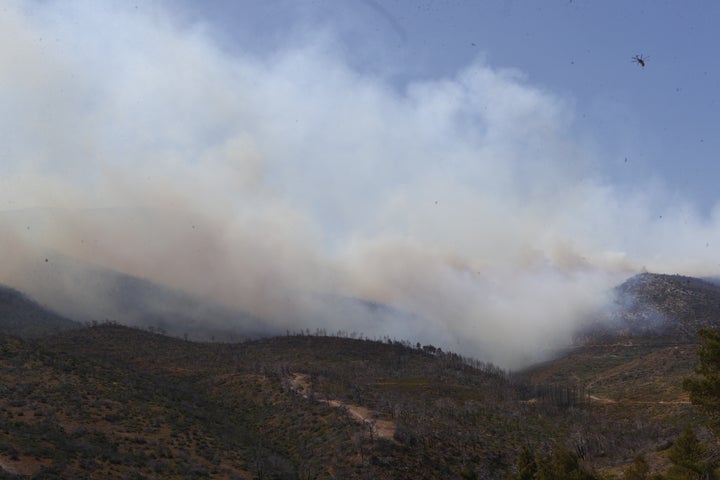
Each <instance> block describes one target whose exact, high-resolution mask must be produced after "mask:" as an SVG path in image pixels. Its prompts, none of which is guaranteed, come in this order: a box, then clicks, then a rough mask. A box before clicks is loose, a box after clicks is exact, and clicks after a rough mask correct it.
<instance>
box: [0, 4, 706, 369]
mask: <svg viewBox="0 0 720 480" xmlns="http://www.w3.org/2000/svg"><path fill="white" fill-rule="evenodd" d="M126 7H127V8H126ZM208 28H209V27H208V26H207V25H203V24H194V23H188V22H185V23H183V24H178V22H175V21H174V20H173V18H172V16H171V15H169V14H168V15H166V14H165V13H164V12H163V11H159V13H158V11H155V12H154V14H153V15H148V14H146V13H145V12H144V11H143V10H142V9H141V10H136V9H134V8H132V5H131V4H127V5H125V4H116V3H106V2H103V3H102V4H100V2H97V3H95V2H20V1H18V2H13V1H11V2H9V3H7V4H6V6H5V7H4V10H3V12H2V13H0V71H2V72H3V73H2V75H0V105H2V106H3V107H2V109H0V145H1V146H0V159H1V160H0V209H1V210H0V245H1V248H0V251H1V252H2V253H0V255H2V261H1V263H0V265H1V266H0V282H2V283H5V284H8V285H11V286H14V287H17V288H20V289H23V290H24V291H26V292H28V293H29V294H30V295H32V296H34V297H35V298H37V299H38V300H40V301H42V302H44V303H47V304H48V305H50V306H54V307H56V308H59V309H61V310H62V309H63V306H65V307H67V305H68V302H72V301H71V300H68V299H67V297H65V298H63V295H69V294H71V293H72V292H73V290H75V291H76V293H78V291H79V290H82V292H83V295H79V296H78V297H77V298H85V299H91V298H92V293H89V292H92V289H93V285H92V284H90V283H83V282H78V281H77V278H76V276H73V277H72V278H73V279H72V281H70V280H68V281H67V282H66V283H67V284H66V285H63V288H62V289H60V288H59V287H58V282H60V283H62V278H63V274H62V272H60V271H57V269H60V268H61V264H62V262H59V261H55V259H57V258H65V259H67V258H72V259H75V261H77V262H79V263H84V264H88V265H93V266H96V267H102V268H105V269H111V270H116V271H119V272H122V273H125V274H128V275H134V276H138V277H142V278H145V279H149V280H151V281H153V282H156V283H158V284H162V285H167V286H169V287H171V288H175V289H179V290H183V291H186V292H190V293H192V294H193V295H197V296H202V297H206V298H208V299H211V300H212V301H213V302H218V303H220V304H224V305H228V306H231V307H234V308H237V309H239V310H242V311H244V312H248V313H250V314H252V315H255V316H257V317H260V318H263V319H265V321H266V322H267V327H268V331H269V332H272V331H284V330H285V329H288V328H289V329H293V328H310V329H311V330H314V329H315V328H325V329H327V330H329V331H336V330H341V329H342V330H345V331H358V332H362V333H364V334H366V335H368V336H377V337H382V336H384V335H390V336H394V337H396V338H402V339H409V340H411V341H413V342H414V341H421V342H423V343H425V342H428V343H432V344H434V345H436V346H440V347H442V348H445V349H451V350H454V351H459V352H460V353H463V354H466V355H472V356H474V357H478V358H481V359H484V360H490V361H494V362H497V363H499V364H501V365H503V366H509V367H514V366H518V365H520V364H523V363H525V362H528V361H532V360H535V359H537V358H540V357H541V356H542V355H543V352H545V351H547V350H548V349H551V348H554V347H557V346H559V345H563V344H565V343H567V342H569V340H570V338H571V336H572V332H573V329H574V328H575V327H577V326H579V325H580V324H581V323H582V322H583V321H585V319H587V318H588V317H589V316H590V315H591V314H592V312H593V311H594V310H595V309H596V308H598V307H600V306H601V305H602V304H603V303H604V301H605V298H604V292H606V291H607V290H608V288H609V287H611V286H613V285H614V284H616V283H617V282H618V281H620V280H622V279H623V278H625V277H627V276H629V275H631V274H633V273H636V272H638V271H641V270H642V269H644V268H645V269H650V270H655V271H664V272H673V273H674V272H679V273H685V274H696V275H697V274H709V273H716V272H717V265H718V263H719V262H720V259H719V258H718V255H717V253H715V252H717V250H715V249H714V248H709V247H714V245H711V243H712V241H713V240H714V239H717V238H720V235H719V234H720V221H719V220H720V218H719V213H718V212H719V211H718V210H716V211H715V213H714V214H713V215H711V216H710V217H709V218H708V217H702V216H700V215H698V214H696V213H694V211H693V209H692V208H691V207H690V206H688V205H686V204H685V203H684V202H682V200H681V199H678V198H666V195H665V194H664V192H663V188H662V186H661V185H654V186H653V185H645V184H640V183H639V184H638V189H637V190H636V191H634V192H628V191H627V190H620V189H618V188H615V187H614V186H613V185H612V184H610V183H608V182H607V181H605V180H604V179H603V178H602V177H601V176H600V175H599V174H598V173H597V168H596V166H597V163H598V162H601V161H602V159H603V151H602V148H601V146H599V145H602V139H589V138H588V136H587V135H586V134H581V133H580V129H579V128H578V127H577V125H576V122H575V118H574V116H575V111H574V107H573V102H572V99H570V98H565V97H562V96H560V95H558V94H554V93H553V92H549V91H545V90H543V89H541V88H537V87H534V86H533V85H531V84H530V83H529V82H528V81H527V79H526V78H524V76H523V74H522V72H519V71H515V70H508V69H501V68H496V67H493V66H492V65H488V64H486V63H485V62H483V61H481V60H478V61H477V62H475V63H473V64H471V65H468V66H467V67H466V68H464V69H463V70H462V71H459V72H457V74H456V75H454V76H452V77H448V78H434V79H424V80H417V81H413V82H409V83H407V84H406V85H404V86H403V87H402V88H399V87H398V86H397V85H395V84H392V83H391V82H389V81H387V80H385V79H383V77H382V76H377V75H373V74H372V73H369V72H363V71H359V70H358V69H357V68H354V67H352V66H351V62H349V61H348V59H347V53H346V52H343V51H342V49H340V48H337V47H334V46H333V45H335V44H334V43H333V41H332V40H333V39H332V35H331V34H329V33H327V32H325V33H322V34H318V35H310V34H298V35H297V36H296V37H295V38H294V42H292V43H290V42H289V44H288V46H287V47H286V48H278V49H277V50H275V51H274V52H273V53H272V54H266V55H263V56H259V55H257V54H256V53H255V54H254V53H250V52H249V51H248V52H247V53H245V52H244V51H243V50H241V49H235V50H232V51H229V50H228V49H227V48H222V47H221V46H219V45H217V43H216V42H215V41H214V40H213V36H212V35H210V32H208V31H207V29H208ZM49 269H56V270H55V271H53V273H52V275H51V274H50V273H49V271H50V270H49ZM49 278H52V279H53V280H52V283H53V285H50V283H51V282H49V281H48V280H47V279H49ZM60 292H62V295H61V294H60ZM332 298H351V299H362V300H366V301H368V302H377V303H380V304H385V305H388V306H390V307H392V308H391V309H388V310H386V311H385V313H384V314H383V315H382V316H380V317H376V318H373V317H372V316H368V315H367V314H366V313H363V311H361V310H358V309H352V308H350V309H348V308H340V307H339V306H338V305H339V304H338V302H334V301H327V299H332ZM86 301H88V302H89V301H90V300H86ZM340 303H342V302H340ZM76 307H77V305H76ZM94 308H97V306H94ZM65 310H67V308H65ZM393 312H395V313H393Z"/></svg>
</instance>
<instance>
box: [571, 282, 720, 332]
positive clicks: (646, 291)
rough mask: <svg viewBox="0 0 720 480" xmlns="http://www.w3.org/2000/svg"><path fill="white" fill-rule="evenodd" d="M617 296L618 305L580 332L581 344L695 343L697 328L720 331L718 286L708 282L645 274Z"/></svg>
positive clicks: (617, 289) (620, 290)
mask: <svg viewBox="0 0 720 480" xmlns="http://www.w3.org/2000/svg"><path fill="white" fill-rule="evenodd" d="M614 294H615V301H614V304H613V305H611V306H610V307H609V308H608V310H607V311H606V312H605V314H604V315H602V316H601V318H599V319H598V322H596V323H594V324H592V325H591V326H590V327H589V328H587V329H585V330H583V331H582V332H581V334H580V335H579V336H578V338H579V341H580V343H583V342H608V341H609V342H614V341H618V340H623V339H624V340H631V339H632V340H635V341H641V340H642V341H649V342H657V341H665V342H674V343H693V342H695V341H696V339H697V332H698V330H699V329H701V328H708V327H720V285H718V284H716V283H712V282H710V281H707V280H703V279H699V278H694V277H685V276H681V275H664V274H655V273H642V274H639V275H635V276H634V277H632V278H630V279H628V280H627V281H625V282H624V283H623V284H621V285H619V286H618V287H616V288H615V290H614Z"/></svg>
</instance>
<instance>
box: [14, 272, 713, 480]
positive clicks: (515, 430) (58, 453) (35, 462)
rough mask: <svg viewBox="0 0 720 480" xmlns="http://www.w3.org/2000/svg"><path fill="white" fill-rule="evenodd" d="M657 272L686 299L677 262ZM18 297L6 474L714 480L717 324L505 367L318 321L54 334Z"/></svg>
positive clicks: (628, 336)
mask: <svg viewBox="0 0 720 480" xmlns="http://www.w3.org/2000/svg"><path fill="white" fill-rule="evenodd" d="M643 278H644V277H643ZM645 280H646V279H644V280H643V281H645ZM661 284H662V285H664V287H663V288H666V289H669V290H668V291H669V292H670V293H672V294H673V295H676V296H677V297H678V298H684V299H692V298H695V297H696V295H695V294H693V293H692V292H691V293H683V290H682V289H683V288H686V282H685V280H684V277H679V278H675V277H667V278H666V277H662V278H661ZM689 285H690V286H691V287H692V286H693V285H694V284H692V283H691V284H689ZM636 287H637V285H636V286H635V287H633V288H636ZM648 288H650V287H648ZM687 288H690V287H687ZM651 290H652V291H653V292H655V293H653V294H652V295H649V294H647V295H646V297H647V298H649V299H652V298H656V297H657V298H663V299H664V298H665V297H662V295H660V293H661V290H658V289H657V288H656V286H655V285H653V286H652V289H651ZM702 292H704V293H702V295H710V293H711V292H712V289H711V288H709V287H708V288H706V287H705V286H702ZM701 297H702V296H701ZM9 298H10V299H11V300H12V301H15V300H17V298H18V297H17V296H11V297H9ZM702 298H705V297H702ZM718 298H720V297H718ZM0 300H2V299H0ZM663 301H664V300H663ZM0 303H1V302H0ZM718 303H719V304H720V302H718ZM8 305H9V303H8ZM18 305H21V306H22V308H23V309H24V308H27V310H26V311H25V315H26V316H25V317H24V318H25V320H27V321H28V323H27V325H24V327H27V328H30V329H34V330H35V331H36V332H37V333H38V335H32V336H24V338H20V337H21V336H20V335H16V336H12V337H11V336H4V337H2V336H0V478H17V477H20V478H31V477H33V476H35V477H36V478H118V479H119V478H170V479H172V478H242V479H251V478H267V479H270V478H274V479H311V478H317V479H325V478H342V479H346V478H347V479H353V478H358V479H360V478H373V479H380V480H382V479H390V478H420V479H422V478H426V479H436V478H451V479H453V478H462V479H477V478H487V479H533V480H541V479H549V478H552V479H588V480H591V479H596V478H597V479H608V480H609V479H611V478H614V479H618V480H620V479H628V480H642V479H645V480H647V479H650V480H659V479H665V480H667V479H670V480H672V479H680V478H715V477H714V476H713V475H715V471H716V468H717V464H716V457H717V456H716V455H715V451H716V448H715V447H714V446H715V445H716V441H715V440H714V437H713V436H712V433H711V431H710V430H708V429H707V428H706V426H708V425H714V423H713V422H714V421H716V419H717V417H716V415H717V412H718V405H720V403H718V398H720V395H718V392H719V391H720V389H718V387H717V385H718V384H720V381H718V379H719V378H720V376H718V371H720V360H719V358H720V336H718V334H717V333H716V332H712V331H705V332H703V333H701V335H700V339H701V344H700V349H699V350H698V352H697V354H696V351H695V350H696V346H695V341H696V340H695V339H696V338H697V337H692V340H690V338H691V336H689V335H688V336H687V339H688V340H683V342H684V343H683V342H680V341H677V342H674V343H668V342H667V338H666V337H654V336H642V335H641V336H637V335H638V334H637V333H632V332H630V333H627V332H625V331H624V332H625V333H622V334H621V335H619V336H618V335H616V337H615V338H614V339H612V341H610V340H608V343H606V344H600V343H598V342H596V341H595V340H593V341H592V342H591V343H587V344H580V345H578V346H576V347H575V348H574V349H572V350H570V351H568V352H566V354H565V355H563V356H561V357H559V358H557V359H555V360H553V361H550V362H547V363H545V364H542V365H538V366H535V367H534V368H532V369H530V370H528V371H525V372H516V373H514V374H513V375H507V374H505V373H504V372H502V371H501V370H499V369H498V368H497V367H495V366H493V365H490V364H485V363H482V362H477V361H474V360H471V359H467V358H463V357H461V356H459V355H456V354H453V353H449V352H444V351H442V350H440V349H438V348H436V347H434V346H432V345H424V346H422V345H420V344H411V343H409V342H404V341H397V340H393V339H389V338H384V339H382V340H369V339H367V338H362V336H360V337H359V338H348V336H350V337H358V336H357V335H347V334H343V333H339V334H338V336H328V335H327V334H326V333H325V332H324V331H322V332H321V331H317V332H316V335H310V334H309V332H308V331H304V332H301V333H300V334H290V333H289V332H288V335H286V336H283V337H276V338H269V339H262V340H255V341H245V342H242V343H198V342H191V341H186V340H183V339H179V338H172V337H168V336H166V335H163V334H161V333H160V332H161V330H159V329H153V331H145V330H139V329H132V328H127V327H123V326H119V325H116V324H110V323H107V324H100V325H87V326H85V327H83V328H79V327H77V326H76V328H75V329H71V330H64V331H60V332H58V331H56V330H55V328H54V327H51V326H50V324H48V323H45V324H42V323H33V321H32V315H27V314H28V313H29V312H35V313H33V315H35V314H37V315H39V316H38V317H37V319H42V318H46V317H43V315H40V313H39V312H38V311H37V310H35V308H36V307H37V306H36V305H35V306H28V305H29V304H27V303H22V302H21V303H20V304H18ZM18 308H20V307H18ZM633 308H634V309H635V310H634V312H636V313H637V312H638V311H640V310H642V308H644V307H642V306H638V305H637V304H634V305H633ZM673 308H674V309H675V310H676V311H678V312H684V311H688V312H690V311H698V312H700V311H703V310H702V309H699V308H695V307H689V306H677V305H676V306H674V307H673ZM19 311H20V310H17V309H13V308H12V307H8V308H7V312H9V313H8V314H9V315H10V314H12V315H11V317H12V318H14V319H17V318H19V317H18V316H17V315H18V312H19ZM13 312H14V313H13ZM633 318H634V317H633ZM28 319H30V320H28ZM25 320H24V321H25ZM13 322H15V320H13ZM13 322H7V323H5V324H3V325H5V327H6V328H7V329H8V330H10V331H12V328H15V326H17V325H15V324H13ZM15 323H17V322H15ZM0 324H2V316H1V315H0ZM692 324H693V325H694V323H692ZM8 325H10V327H8ZM13 325H15V326H13ZM11 327H12V328H11ZM678 328H679V327H678ZM43 332H44V333H43ZM48 333H52V334H51V335H49V334H48ZM623 335H625V336H623ZM603 338H604V339H606V340H607V339H609V337H607V336H605V337H603ZM682 338H683V339H684V338H685V337H682ZM698 362H699V363H698ZM696 364H697V365H698V366H697V368H696V369H695V374H694V375H693V376H691V375H692V372H693V367H694V366H695V365H696ZM688 377H689V379H688ZM686 379H688V380H686ZM683 387H685V389H687V391H686V390H685V389H684V388H683ZM688 392H689V395H688ZM691 400H692V402H693V403H695V404H696V405H698V406H700V407H701V408H700V409H698V408H697V407H696V406H695V405H693V404H691Z"/></svg>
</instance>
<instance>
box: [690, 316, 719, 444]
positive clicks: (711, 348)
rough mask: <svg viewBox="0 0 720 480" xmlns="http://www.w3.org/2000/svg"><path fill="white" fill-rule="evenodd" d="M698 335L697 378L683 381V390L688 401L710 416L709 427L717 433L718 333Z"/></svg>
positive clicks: (704, 332) (713, 330) (716, 331)
mask: <svg viewBox="0 0 720 480" xmlns="http://www.w3.org/2000/svg"><path fill="white" fill-rule="evenodd" d="M698 334H699V335H700V345H699V346H698V350H697V353H698V359H699V364H698V366H697V367H695V373H696V374H697V375H698V377H695V378H687V379H685V381H684V382H683V388H684V389H685V390H687V391H688V392H689V393H690V401H691V402H692V403H694V404H696V405H699V406H700V407H702V408H703V410H705V412H706V413H707V414H708V415H709V416H710V418H711V420H712V424H711V425H710V426H711V427H713V428H714V429H715V430H716V431H717V430H719V428H718V427H720V331H718V330H715V329H702V330H700V331H699V332H698Z"/></svg>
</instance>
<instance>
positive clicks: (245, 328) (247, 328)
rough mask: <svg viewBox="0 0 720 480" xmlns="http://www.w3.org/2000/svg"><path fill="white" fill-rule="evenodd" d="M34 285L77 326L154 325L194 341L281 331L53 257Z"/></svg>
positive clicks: (208, 302) (170, 290)
mask: <svg viewBox="0 0 720 480" xmlns="http://www.w3.org/2000/svg"><path fill="white" fill-rule="evenodd" d="M34 285H35V287H36V288H37V289H38V290H39V291H41V292H43V293H44V295H45V296H46V297H47V299H48V301H47V303H48V304H50V305H53V306H54V307H55V309H56V310H57V311H59V312H62V313H63V314H64V315H66V316H69V317H71V318H73V319H75V320H77V321H80V322H90V323H93V322H94V323H104V322H107V321H111V322H116V323H120V324H123V325H129V326H135V327H141V328H150V327H152V328H153V329H157V330H158V331H163V332H165V333H168V334H171V335H174V336H187V337H188V338H191V339H195V340H211V339H213V338H214V339H215V340H221V341H237V340H240V339H241V338H246V337H257V336H266V335H273V334H279V333H281V332H279V331H272V330H270V329H269V328H268V326H267V322H266V321H264V320H263V319H261V318H259V317H257V316H254V315H252V314H249V313H247V312H243V311H241V310H238V309H234V308H231V307H227V306H225V305H222V304H219V303H216V302H213V301H212V300H208V299H204V298H200V297H198V296H195V295H192V294H189V293H187V292H184V291H182V290H178V289H174V288H170V287H166V286H163V285H159V284H157V283H155V282H152V281H150V280H147V279H144V278H139V277H135V276H132V275H127V274H124V273H121V272H117V271H115V270H111V269H107V268H103V267H98V266H95V265H91V264H88V263H85V262H81V261H78V260H76V259H74V258H71V257H66V256H62V255H58V254H55V255H51V267H50V268H48V269H47V271H46V272H44V273H43V275H42V277H39V278H36V279H34Z"/></svg>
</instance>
